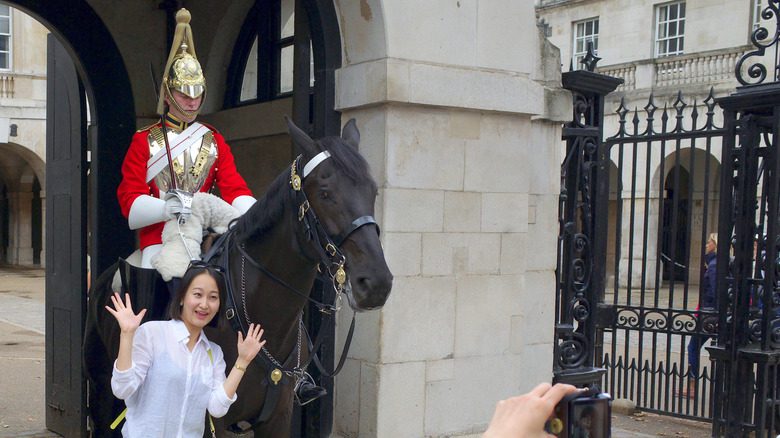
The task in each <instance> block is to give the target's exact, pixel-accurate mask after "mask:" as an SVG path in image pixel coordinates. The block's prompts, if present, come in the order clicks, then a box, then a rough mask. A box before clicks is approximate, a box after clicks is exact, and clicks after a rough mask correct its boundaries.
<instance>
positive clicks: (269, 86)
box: [224, 0, 295, 108]
mask: <svg viewBox="0 0 780 438" xmlns="http://www.w3.org/2000/svg"><path fill="white" fill-rule="evenodd" d="M282 1H283V0H258V1H256V2H255V4H254V6H253V7H252V9H251V10H250V11H249V13H248V14H247V18H246V21H245V22H244V25H243V26H242V28H241V32H240V33H239V36H238V39H237V40H236V45H235V47H236V48H237V49H238V50H237V52H236V55H235V56H234V57H233V60H232V61H231V64H230V66H229V67H228V78H230V82H229V83H228V87H227V89H226V92H225V102H224V105H225V107H226V108H233V107H239V106H244V105H252V104H256V103H261V102H269V101H272V100H277V99H284V98H288V97H290V96H292V95H293V91H294V88H295V87H294V86H293V90H289V91H285V92H282V91H281V90H280V87H281V78H282V65H281V64H282V50H283V49H284V48H287V47H294V42H295V33H293V34H292V35H290V36H287V37H284V38H282V37H281V31H282V29H281V26H282V23H281V12H282V11H281V10H282ZM255 39H257V58H256V59H255V60H254V61H255V62H256V63H257V78H256V79H257V96H256V97H254V98H250V99H244V100H241V90H242V87H243V80H244V70H245V68H246V65H247V63H248V62H249V56H250V54H251V52H252V46H253V44H254V42H255ZM290 74H291V75H294V72H290Z"/></svg>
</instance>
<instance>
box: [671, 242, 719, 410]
mask: <svg viewBox="0 0 780 438" xmlns="http://www.w3.org/2000/svg"><path fill="white" fill-rule="evenodd" d="M717 251H718V234H717V233H710V235H709V237H708V238H707V243H706V244H705V246H704V276H703V278H702V283H701V285H700V287H699V305H698V306H697V307H696V310H700V309H701V310H715V309H716V308H717V304H718V295H717V293H716V284H717V282H716V279H717V267H716V261H717V258H718V253H717ZM708 339H710V336H706V335H693V336H691V340H690V341H688V387H687V388H685V389H683V390H682V392H681V393H680V395H682V396H683V397H692V396H695V394H696V379H697V378H698V377H699V357H700V354H701V347H702V346H703V345H704V343H705V342H707V340H708Z"/></svg>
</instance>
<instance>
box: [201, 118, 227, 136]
mask: <svg viewBox="0 0 780 438" xmlns="http://www.w3.org/2000/svg"><path fill="white" fill-rule="evenodd" d="M198 123H200V124H201V125H203V126H205V127H207V128H209V129H211V130H212V131H214V132H216V133H217V134H219V135H222V133H221V132H219V131H218V130H217V128H215V127H214V126H212V125H210V124H208V123H206V122H201V121H200V120H199V121H198Z"/></svg>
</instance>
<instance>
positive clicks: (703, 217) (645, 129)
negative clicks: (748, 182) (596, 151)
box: [596, 90, 725, 418]
mask: <svg viewBox="0 0 780 438" xmlns="http://www.w3.org/2000/svg"><path fill="white" fill-rule="evenodd" d="M616 113H617V119H618V120H617V125H618V127H617V132H616V133H615V135H613V136H612V137H610V138H608V139H607V140H605V142H604V143H605V149H606V151H607V163H606V165H605V167H607V168H608V169H609V171H610V172H611V175H610V176H611V178H610V189H609V193H608V201H607V204H608V207H607V215H608V225H607V233H606V234H605V235H604V238H606V239H607V241H608V242H609V245H610V246H609V248H608V251H607V256H606V277H607V282H606V287H605V294H604V306H602V307H606V308H609V309H610V310H611V312H613V314H614V318H613V319H612V320H611V321H610V324H605V326H604V327H600V328H601V329H602V333H603V348H599V349H597V350H596V358H597V363H596V365H597V366H601V367H604V368H605V369H606V374H605V379H604V381H603V387H604V388H605V390H607V391H608V392H610V394H612V395H613V396H614V397H615V398H624V399H630V400H632V401H634V402H635V403H636V404H637V406H638V407H641V408H642V409H644V410H648V411H655V412H661V413H665V414H670V415H675V416H683V417H693V418H702V417H705V418H708V417H710V415H711V414H710V401H711V399H712V397H711V394H712V390H711V382H712V379H711V377H712V376H711V367H709V366H707V365H706V363H708V361H705V360H699V361H698V363H696V362H693V361H691V357H689V353H688V352H689V351H691V352H692V354H693V355H694V357H695V355H696V354H697V353H698V351H699V350H701V348H698V349H697V348H695V345H696V344H697V343H698V344H702V343H703V341H706V340H709V339H712V338H713V337H714V336H715V334H716V326H717V325H716V324H715V322H716V320H717V312H716V311H715V309H714V308H709V309H699V302H700V291H701V289H702V288H701V285H703V284H704V274H705V269H704V266H703V265H704V264H703V261H704V260H705V244H706V242H707V240H708V236H709V235H710V233H714V232H716V231H717V213H718V202H719V195H718V176H719V174H720V171H719V168H720V164H719V163H720V155H721V149H722V144H723V136H724V132H725V131H724V129H723V127H722V126H718V125H717V124H716V119H722V117H721V114H722V112H721V111H720V109H719V107H717V106H716V104H715V99H714V97H713V92H712V90H710V94H709V96H707V98H706V99H705V100H704V101H703V102H701V103H697V102H693V103H692V104H689V103H688V102H686V99H685V98H684V97H683V96H682V94H681V93H678V94H677V96H676V99H675V100H674V101H673V102H669V103H667V104H664V105H663V108H659V107H658V106H657V105H656V103H655V99H654V98H653V96H652V95H651V96H650V98H649V100H648V102H647V104H646V105H645V106H644V108H643V109H642V110H641V111H639V110H636V109H635V110H634V111H629V110H628V108H626V106H625V104H624V103H623V102H622V101H621V104H620V107H619V108H618V109H617V111H616ZM607 306H608V307H607ZM692 341H693V342H694V345H692V348H691V349H690V350H688V344H689V343H691V342H692ZM700 347H701V346H700ZM706 356H707V353H706V351H705V352H703V353H702V354H701V359H704V357H706ZM599 359H600V361H599ZM697 365H698V366H697Z"/></svg>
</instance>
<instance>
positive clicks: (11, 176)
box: [0, 143, 45, 266]
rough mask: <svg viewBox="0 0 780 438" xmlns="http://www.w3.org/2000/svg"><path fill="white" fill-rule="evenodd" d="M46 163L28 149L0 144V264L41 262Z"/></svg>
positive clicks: (27, 264)
mask: <svg viewBox="0 0 780 438" xmlns="http://www.w3.org/2000/svg"><path fill="white" fill-rule="evenodd" d="M44 178H45V164H44V162H43V160H42V159H41V158H40V157H38V156H37V155H36V154H35V153H34V152H33V151H31V150H30V149H29V148H26V147H24V146H21V145H19V144H16V143H0V186H2V189H0V192H2V195H0V206H2V210H3V212H2V213H0V242H2V245H0V246H1V248H0V263H7V264H9V265H18V266H32V265H39V264H40V262H41V251H42V249H43V248H42V242H41V236H42V234H41V225H40V224H41V218H42V214H43V211H42V208H41V182H42V181H45V179H44Z"/></svg>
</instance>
